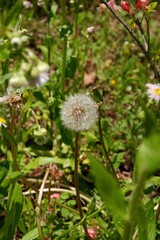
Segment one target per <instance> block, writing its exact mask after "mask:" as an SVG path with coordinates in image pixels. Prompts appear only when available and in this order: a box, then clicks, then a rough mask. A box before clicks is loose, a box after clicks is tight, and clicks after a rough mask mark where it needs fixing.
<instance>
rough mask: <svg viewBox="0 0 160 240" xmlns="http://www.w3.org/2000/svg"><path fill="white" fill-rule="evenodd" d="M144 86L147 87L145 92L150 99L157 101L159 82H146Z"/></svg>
mask: <svg viewBox="0 0 160 240" xmlns="http://www.w3.org/2000/svg"><path fill="white" fill-rule="evenodd" d="M146 87H147V88H148V90H147V94H148V96H149V98H150V99H154V100H156V101H157V102H158V101H159V100H160V84H151V83H148V84H146Z"/></svg>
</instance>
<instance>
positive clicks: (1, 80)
mask: <svg viewBox="0 0 160 240" xmlns="http://www.w3.org/2000/svg"><path fill="white" fill-rule="evenodd" d="M12 75H13V73H12V72H10V73H7V74H5V75H3V76H2V77H0V84H2V83H4V82H5V81H6V80H8V79H10V78H11V77H12Z"/></svg>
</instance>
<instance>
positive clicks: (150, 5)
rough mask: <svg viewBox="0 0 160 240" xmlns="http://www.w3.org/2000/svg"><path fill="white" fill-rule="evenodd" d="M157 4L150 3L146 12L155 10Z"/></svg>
mask: <svg viewBox="0 0 160 240" xmlns="http://www.w3.org/2000/svg"><path fill="white" fill-rule="evenodd" d="M157 3H158V2H152V3H150V4H149V5H148V6H147V7H148V10H147V12H153V10H154V9H155V8H156V6H157Z"/></svg>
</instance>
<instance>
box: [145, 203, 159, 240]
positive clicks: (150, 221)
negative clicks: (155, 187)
mask: <svg viewBox="0 0 160 240" xmlns="http://www.w3.org/2000/svg"><path fill="white" fill-rule="evenodd" d="M145 209H146V219H147V232H148V239H149V240H155V236H156V214H155V211H154V204H153V202H152V200H150V201H149V202H148V203H147V204H146V205H145Z"/></svg>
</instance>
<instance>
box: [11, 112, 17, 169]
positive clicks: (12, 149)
mask: <svg viewBox="0 0 160 240" xmlns="http://www.w3.org/2000/svg"><path fill="white" fill-rule="evenodd" d="M15 119H16V111H15V109H13V113H12V120H11V125H10V134H11V135H13V130H14V123H15ZM11 152H12V158H13V171H15V170H16V158H15V145H14V144H13V143H12V144H11Z"/></svg>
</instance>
